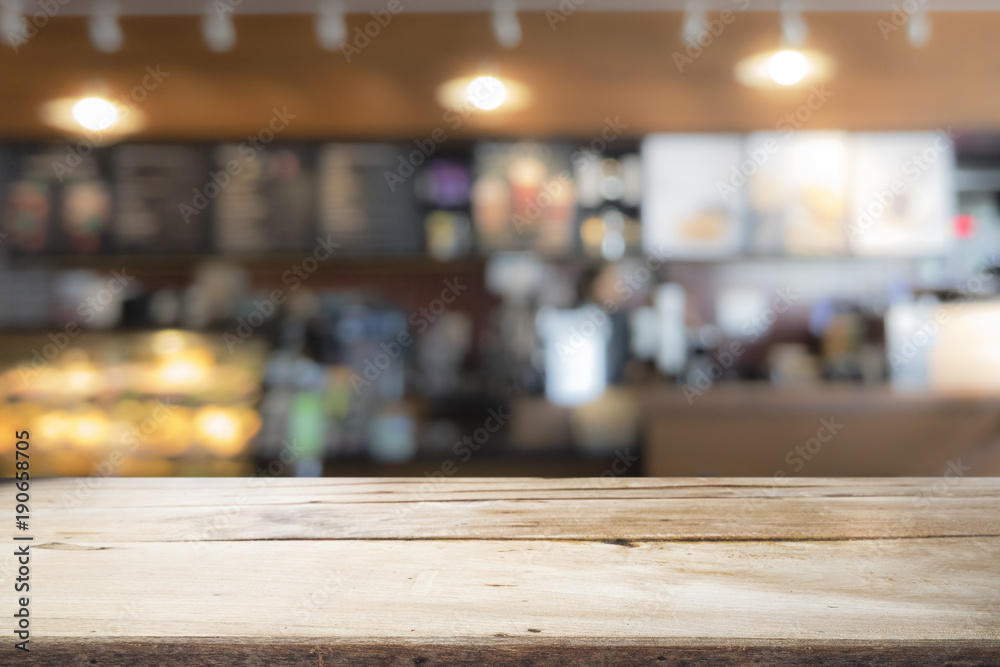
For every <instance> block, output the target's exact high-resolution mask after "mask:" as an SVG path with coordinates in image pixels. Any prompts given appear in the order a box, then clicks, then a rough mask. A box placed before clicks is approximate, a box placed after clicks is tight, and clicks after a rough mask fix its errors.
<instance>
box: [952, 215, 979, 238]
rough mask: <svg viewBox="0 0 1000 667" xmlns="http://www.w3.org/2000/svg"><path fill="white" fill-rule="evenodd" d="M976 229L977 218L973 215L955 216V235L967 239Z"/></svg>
mask: <svg viewBox="0 0 1000 667" xmlns="http://www.w3.org/2000/svg"><path fill="white" fill-rule="evenodd" d="M975 231H976V218H975V216H972V215H957V216H955V236H957V237H958V238H960V239H967V238H969V237H970V236H972V234H973V232H975Z"/></svg>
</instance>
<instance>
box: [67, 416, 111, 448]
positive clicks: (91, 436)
mask: <svg viewBox="0 0 1000 667" xmlns="http://www.w3.org/2000/svg"><path fill="white" fill-rule="evenodd" d="M107 434H108V421H107V418H106V417H105V416H104V414H103V413H101V412H97V411H91V412H88V413H86V414H84V415H80V416H79V417H77V419H76V423H75V428H74V429H73V440H74V441H75V442H76V444H77V445H78V446H82V447H87V448H90V447H96V446H97V445H100V444H101V443H103V442H104V440H105V438H106V437H107Z"/></svg>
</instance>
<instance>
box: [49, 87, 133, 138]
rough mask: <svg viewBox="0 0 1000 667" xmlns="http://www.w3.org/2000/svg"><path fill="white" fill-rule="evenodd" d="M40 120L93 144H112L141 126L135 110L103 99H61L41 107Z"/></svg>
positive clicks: (93, 97)
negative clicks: (85, 137)
mask: <svg viewBox="0 0 1000 667" xmlns="http://www.w3.org/2000/svg"><path fill="white" fill-rule="evenodd" d="M40 115H41V118H42V120H43V121H44V122H45V123H47V124H48V125H51V126H52V127H57V128H59V129H60V130H62V131H64V132H68V133H71V134H86V135H88V137H89V138H90V140H91V141H93V142H95V143H106V142H111V141H115V140H117V139H119V138H121V137H122V136H123V135H126V134H128V133H130V132H135V131H136V130H138V129H140V128H141V127H142V126H143V114H142V113H141V112H140V111H139V109H137V108H136V107H129V106H125V105H123V104H118V103H116V102H112V101H110V100H108V99H106V98H103V97H96V96H87V97H82V98H81V97H60V98H59V99H56V100H51V101H49V102H46V103H45V104H44V105H42V108H41V110H40Z"/></svg>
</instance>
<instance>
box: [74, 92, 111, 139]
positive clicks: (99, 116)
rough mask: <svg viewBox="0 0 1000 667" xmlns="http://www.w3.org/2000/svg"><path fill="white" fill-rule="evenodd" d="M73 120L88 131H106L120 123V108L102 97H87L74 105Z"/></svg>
mask: <svg viewBox="0 0 1000 667" xmlns="http://www.w3.org/2000/svg"><path fill="white" fill-rule="evenodd" d="M73 119H74V120H75V121H76V122H77V123H79V124H80V126H81V127H83V128H84V129H87V130H92V131H95V132H96V131H99V130H106V129H108V128H110V127H112V126H114V124H115V123H117V122H118V107H116V106H115V105H114V104H112V103H111V102H109V101H107V100H106V99H104V98H101V97H85V98H83V99H82V100H80V101H79V102H77V103H76V104H74V105H73Z"/></svg>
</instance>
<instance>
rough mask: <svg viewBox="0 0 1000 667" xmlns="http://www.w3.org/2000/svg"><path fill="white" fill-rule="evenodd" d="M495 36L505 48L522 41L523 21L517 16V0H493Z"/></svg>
mask: <svg viewBox="0 0 1000 667" xmlns="http://www.w3.org/2000/svg"><path fill="white" fill-rule="evenodd" d="M493 36H494V37H495V38H496V40H497V43H498V44H499V45H500V46H502V47H503V48H505V49H513V48H514V47H516V46H517V45H518V44H520V43H521V22H520V21H519V20H518V18H517V3H516V2H515V0H494V1H493Z"/></svg>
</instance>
